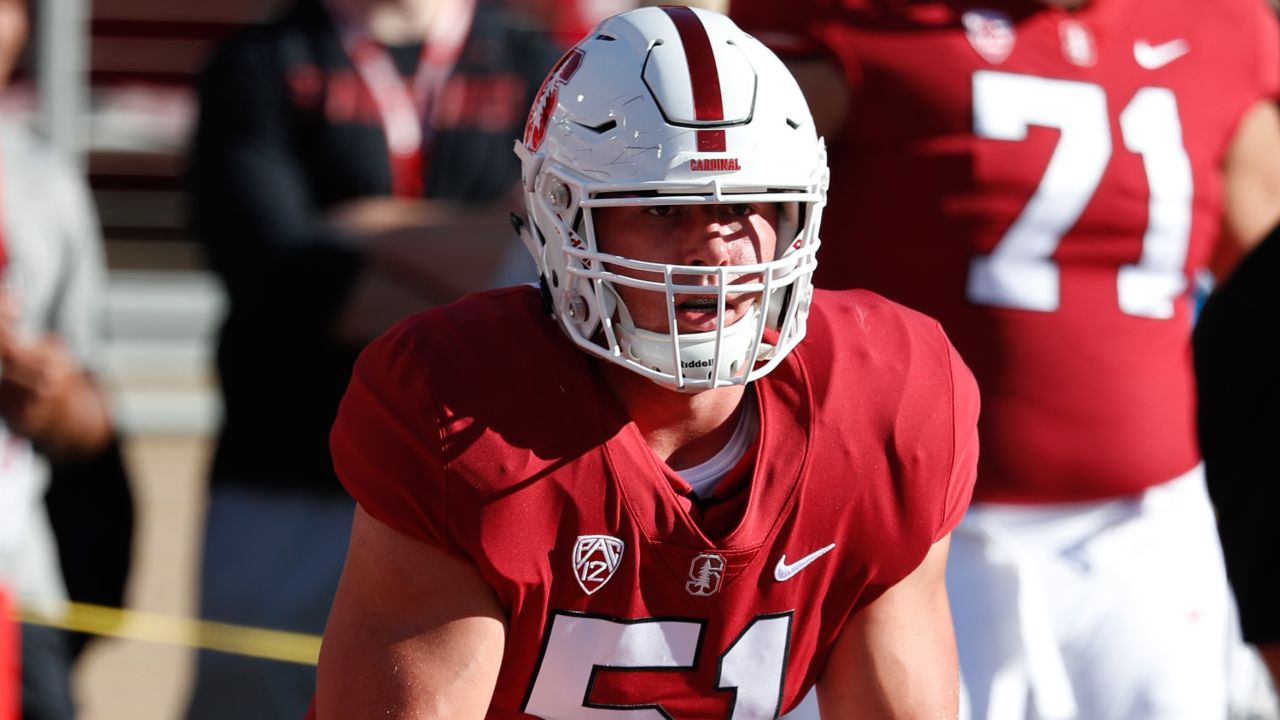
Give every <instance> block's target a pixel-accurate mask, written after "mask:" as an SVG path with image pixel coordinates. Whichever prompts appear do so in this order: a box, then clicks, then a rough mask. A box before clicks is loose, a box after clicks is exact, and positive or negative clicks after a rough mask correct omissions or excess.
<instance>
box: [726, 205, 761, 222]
mask: <svg viewBox="0 0 1280 720" xmlns="http://www.w3.org/2000/svg"><path fill="white" fill-rule="evenodd" d="M727 210H728V212H729V214H730V215H732V216H734V217H740V218H741V217H750V216H751V215H754V214H755V212H756V207H755V205H750V204H747V203H734V204H732V205H729V206H727Z"/></svg>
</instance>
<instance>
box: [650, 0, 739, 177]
mask: <svg viewBox="0 0 1280 720" xmlns="http://www.w3.org/2000/svg"><path fill="white" fill-rule="evenodd" d="M662 9H663V11H664V12H666V13H667V16H668V17H670V18H671V22H673V23H675V26H676V32H678V33H680V42H681V43H682V44H683V45H684V56H685V60H686V61H687V62H688V64H689V84H690V85H692V86H693V112H694V117H695V118H696V119H698V120H709V121H714V120H724V101H723V99H722V98H721V95H720V71H719V70H718V69H717V68H716V56H715V52H714V51H712V49H711V38H710V37H709V36H708V35H707V29H706V28H705V27H703V26H702V20H700V19H698V15H697V13H695V12H694V11H693V10H690V9H689V8H687V7H664V8H662ZM698 150H700V151H702V152H724V151H725V138H724V130H699V131H698Z"/></svg>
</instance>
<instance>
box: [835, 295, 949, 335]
mask: <svg viewBox="0 0 1280 720" xmlns="http://www.w3.org/2000/svg"><path fill="white" fill-rule="evenodd" d="M815 321H816V325H817V331H818V337H820V338H822V339H824V340H827V341H830V342H839V343H844V342H846V341H847V342H853V343H858V342H876V341H878V342H892V341H894V340H906V339H908V338H911V337H925V336H929V337H937V336H939V335H940V334H941V330H940V329H939V325H938V321H937V320H934V319H933V318H931V317H929V316H928V315H925V314H924V313H922V312H919V311H916V310H913V309H911V308H909V307H907V306H906V305H902V304H900V303H897V302H894V301H893V300H890V299H888V298H886V297H884V296H883V295H880V294H878V293H875V292H872V291H870V290H863V289H852V290H821V289H819V290H815V291H814V297H813V305H812V308H811V310H810V324H811V326H812V325H814V324H815Z"/></svg>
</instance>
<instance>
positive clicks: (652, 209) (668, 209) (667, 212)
mask: <svg viewBox="0 0 1280 720" xmlns="http://www.w3.org/2000/svg"><path fill="white" fill-rule="evenodd" d="M675 211H676V209H675V206H674V205H650V206H649V207H647V208H645V212H646V213H648V214H649V215H653V216H654V217H670V216H671V215H673V214H675Z"/></svg>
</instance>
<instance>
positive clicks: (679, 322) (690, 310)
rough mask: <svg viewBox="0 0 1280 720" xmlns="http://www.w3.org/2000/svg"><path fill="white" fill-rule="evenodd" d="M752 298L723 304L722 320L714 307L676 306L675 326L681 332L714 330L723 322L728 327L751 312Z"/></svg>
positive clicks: (693, 304) (696, 305) (753, 302)
mask: <svg viewBox="0 0 1280 720" xmlns="http://www.w3.org/2000/svg"><path fill="white" fill-rule="evenodd" d="M754 304H755V300H754V298H751V299H742V300H731V301H730V302H727V303H726V304H725V308H724V316H723V322H722V321H721V315H720V313H719V312H718V311H717V309H716V308H715V307H710V306H707V305H702V304H697V303H688V304H682V305H677V306H676V327H677V328H678V329H679V331H680V332H681V333H702V332H715V331H716V330H717V329H719V328H720V326H721V325H722V324H723V326H724V327H730V326H732V325H734V324H735V323H737V322H740V321H741V320H742V319H743V318H745V317H746V316H747V315H749V314H750V313H751V307H752V305H754Z"/></svg>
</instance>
